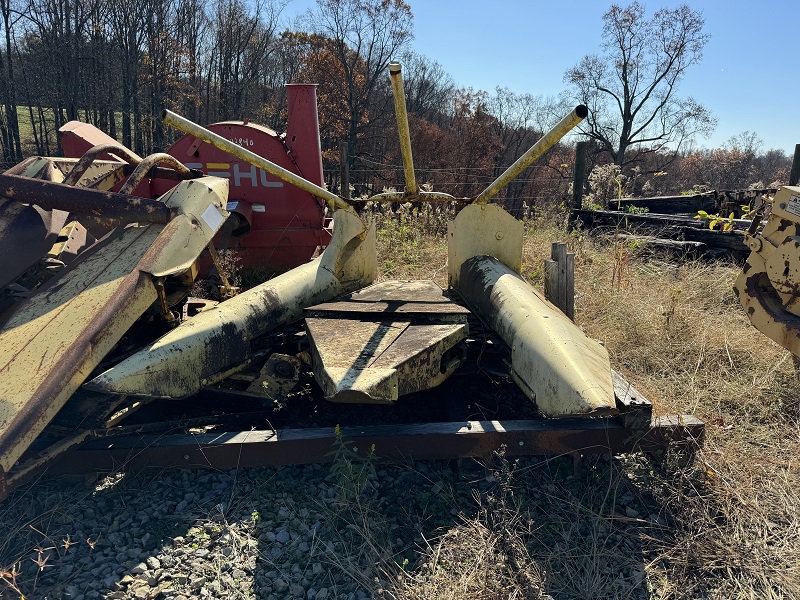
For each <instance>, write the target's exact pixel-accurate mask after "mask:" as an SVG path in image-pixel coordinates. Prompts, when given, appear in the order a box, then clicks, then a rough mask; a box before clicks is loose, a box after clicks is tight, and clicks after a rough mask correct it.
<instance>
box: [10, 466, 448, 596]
mask: <svg viewBox="0 0 800 600" xmlns="http://www.w3.org/2000/svg"><path fill="white" fill-rule="evenodd" d="M423 469H424V470H425V471H427V470H428V469H427V467H424V466H423ZM391 471H392V472H391V473H390V471H387V470H385V469H381V470H380V471H378V472H376V473H369V474H367V475H366V477H365V478H364V481H363V486H364V488H365V489H366V490H370V489H373V490H374V489H376V488H377V487H378V484H377V481H378V480H384V481H386V484H387V485H386V486H384V487H387V488H389V487H395V485H398V484H400V483H401V482H403V481H404V480H407V479H410V478H413V479H417V478H419V476H420V475H421V473H419V472H417V471H414V472H412V471H409V470H408V469H398V468H393V469H392V470H391ZM443 477H444V478H449V479H452V477H453V474H452V471H449V472H448V469H447V468H446V467H445V469H444V470H443V472H442V473H441V474H439V475H438V478H439V479H440V480H441V479H442V478H443ZM353 484H354V485H362V484H361V483H359V482H353ZM47 488H48V486H47V484H44V483H42V484H39V485H38V486H36V487H34V488H31V489H29V490H25V491H22V492H21V493H18V494H17V495H15V496H14V497H12V498H11V499H9V501H8V503H9V504H8V506H6V507H4V508H5V510H3V514H4V515H5V517H6V519H7V521H9V522H10V521H12V520H14V518H16V521H17V523H18V527H17V528H16V533H17V536H18V539H8V540H6V551H5V552H4V554H5V555H6V557H9V556H12V555H13V556H22V558H23V560H22V573H21V574H20V576H19V577H18V581H19V582H20V585H19V587H20V589H21V590H22V591H25V592H26V595H27V596H28V597H40V598H74V599H76V600H79V599H83V598H137V599H145V598H157V597H158V598H221V597H225V598H237V597H246V598H251V597H258V598H267V599H273V598H307V599H309V600H312V599H315V598H316V599H317V600H325V599H326V598H330V599H333V598H347V599H352V598H358V599H361V598H367V597H370V596H371V593H368V592H366V591H365V590H364V589H363V588H362V586H361V585H360V583H361V582H363V581H367V582H370V575H371V573H369V572H368V571H365V570H361V568H359V572H356V573H352V572H349V569H348V566H349V565H348V563H349V562H350V561H351V560H352V559H353V558H356V559H357V558H358V557H349V556H348V554H349V553H352V552H353V551H355V552H357V553H358V552H361V548H360V547H357V548H355V549H354V548H352V547H350V548H346V547H345V544H346V543H347V542H348V541H350V542H352V540H348V539H345V538H343V536H342V532H341V531H339V527H340V523H337V521H341V520H342V519H343V518H348V517H349V516H352V515H343V514H342V511H341V505H342V492H341V490H342V487H341V483H340V482H338V481H331V469H330V467H329V466H327V465H325V466H321V465H313V466H308V467H294V468H278V469H252V470H240V471H229V472H221V473H209V472H202V471H183V472H170V473H162V474H160V475H158V476H155V477H154V476H152V475H151V476H147V475H140V476H138V477H131V476H124V477H123V476H117V477H114V478H107V479H106V480H104V481H102V482H101V483H100V484H99V485H98V486H97V488H96V489H94V490H93V491H89V490H87V489H84V490H83V494H82V495H81V491H80V489H78V490H75V489H73V490H70V491H68V490H64V489H52V488H51V489H49V490H48V489H47ZM439 489H441V484H440V486H439ZM356 505H357V506H359V505H360V504H359V503H356ZM395 516H396V517H397V521H398V522H395V523H390V522H386V521H385V520H383V519H381V521H382V522H381V523H380V527H381V529H382V530H398V531H399V530H401V529H402V530H403V532H402V535H401V537H400V538H396V539H395V542H394V543H396V544H397V551H398V552H399V553H400V554H402V552H403V550H404V549H405V548H413V546H414V545H415V543H416V542H415V539H414V538H416V537H417V536H412V538H411V539H405V540H403V539H401V538H402V537H404V536H406V535H407V534H408V532H409V531H410V530H409V527H408V525H410V523H408V522H407V521H404V516H403V515H402V514H399V513H395ZM34 523H35V524H34ZM401 523H402V525H401ZM26 524H27V527H26ZM31 527H35V528H36V530H38V531H41V532H42V533H46V536H44V535H37V533H36V531H34V530H33V529H31ZM346 527H347V524H345V529H346ZM417 539H419V538H417ZM54 546H55V547H54ZM357 546H360V545H358V544H357ZM40 550H41V552H40ZM15 551H16V554H15ZM37 561H38V562H39V563H41V564H42V565H43V568H40V565H39V564H37ZM355 564H357V563H355ZM371 583H374V581H373V582H371ZM6 592H7V593H9V592H10V590H6ZM9 597H13V594H11V595H10V596H9Z"/></svg>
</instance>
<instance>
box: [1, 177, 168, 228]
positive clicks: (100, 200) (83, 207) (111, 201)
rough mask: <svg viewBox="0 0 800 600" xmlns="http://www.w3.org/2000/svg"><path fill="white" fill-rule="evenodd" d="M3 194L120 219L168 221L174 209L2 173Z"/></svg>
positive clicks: (102, 217)
mask: <svg viewBox="0 0 800 600" xmlns="http://www.w3.org/2000/svg"><path fill="white" fill-rule="evenodd" d="M0 196H5V197H6V198H9V199H12V200H15V201H17V202H23V203H26V204H36V205H37V206H41V207H42V208H45V209H48V210H53V209H58V210H63V211H66V212H69V213H72V214H79V215H81V214H83V215H90V216H94V217H98V218H101V219H112V220H116V221H117V222H119V223H167V222H169V220H170V219H171V218H172V212H171V211H170V209H169V208H168V207H167V206H165V205H164V204H163V203H162V202H159V201H158V200H149V199H147V198H137V197H135V196H130V195H127V194H119V193H115V192H104V191H99V190H94V189H87V188H75V187H71V186H67V185H63V184H59V183H53V182H50V181H45V180H41V179H33V178H30V177H22V176H20V175H7V174H0Z"/></svg>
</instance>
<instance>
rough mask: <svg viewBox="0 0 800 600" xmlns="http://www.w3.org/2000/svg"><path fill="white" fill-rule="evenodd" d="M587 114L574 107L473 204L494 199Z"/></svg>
mask: <svg viewBox="0 0 800 600" xmlns="http://www.w3.org/2000/svg"><path fill="white" fill-rule="evenodd" d="M588 114H589V109H588V108H586V107H585V106H584V105H583V104H579V105H578V106H576V107H575V109H574V110H573V111H572V112H571V113H569V114H568V115H567V116H566V117H564V118H563V119H561V121H559V122H558V124H557V125H556V126H555V127H553V128H552V129H551V130H550V131H548V132H547V133H546V134H544V136H543V137H542V139H540V140H539V141H538V142H536V143H535V144H534V145H533V146H531V147H530V149H529V150H528V151H527V152H526V153H525V154H523V155H522V156H520V157H519V158H518V159H517V160H516V162H515V163H514V164H513V165H511V166H510V167H508V169H506V170H505V171H504V172H503V174H502V175H500V177H498V178H497V179H495V180H494V181H493V182H492V183H490V184H489V187H487V188H486V189H485V190H483V191H482V192H481V193H480V194H478V196H477V197H476V198H475V200H474V202H475V203H476V204H486V203H487V202H488V201H489V200H491V199H492V198H494V197H495V196H496V195H497V193H498V192H499V191H500V190H502V189H503V188H504V187H506V186H507V185H508V184H509V183H511V181H513V179H514V178H515V177H517V175H519V174H520V173H522V172H523V171H524V170H525V169H527V168H528V167H529V166H530V165H531V163H532V162H533V161H535V160H536V159H537V158H539V157H540V156H541V155H542V154H544V153H545V152H547V151H548V150H549V149H550V148H552V147H553V146H555V145H556V144H557V143H558V141H559V140H560V139H561V138H563V137H564V136H565V135H567V133H569V131H570V130H571V129H572V128H573V127H575V125H577V124H578V123H580V122H581V121H583V120H584V119H585V118H586V116H587V115H588Z"/></svg>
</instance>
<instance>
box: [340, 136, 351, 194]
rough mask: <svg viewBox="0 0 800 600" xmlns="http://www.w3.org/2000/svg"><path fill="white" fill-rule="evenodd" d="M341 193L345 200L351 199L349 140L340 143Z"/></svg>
mask: <svg viewBox="0 0 800 600" xmlns="http://www.w3.org/2000/svg"><path fill="white" fill-rule="evenodd" d="M339 171H340V177H339V181H340V185H339V187H340V189H339V194H340V195H341V197H342V198H344V199H345V200H350V165H349V163H348V157H347V142H340V143H339Z"/></svg>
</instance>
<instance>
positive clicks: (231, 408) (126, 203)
mask: <svg viewBox="0 0 800 600" xmlns="http://www.w3.org/2000/svg"><path fill="white" fill-rule="evenodd" d="M390 75H391V81H392V89H393V92H394V100H395V112H396V116H397V123H398V132H399V142H400V148H401V153H402V157H403V166H404V173H405V188H404V190H403V191H397V192H385V193H381V194H377V195H375V196H373V197H372V198H370V200H371V201H373V202H449V203H453V204H455V205H458V208H459V210H458V212H457V215H456V217H455V218H454V220H453V221H452V222H451V223H450V224H449V228H448V233H447V247H448V250H447V274H448V287H447V289H442V288H441V287H439V285H438V284H437V283H435V282H433V281H380V282H378V283H375V282H376V279H377V277H378V269H377V265H378V264H379V261H378V257H377V252H376V243H375V242H376V231H375V224H374V222H371V221H370V219H369V215H366V214H362V213H359V212H358V211H357V210H356V206H355V205H354V203H353V202H352V201H351V200H349V198H348V197H347V195H345V197H339V196H337V195H335V194H334V193H332V192H331V191H330V190H327V189H325V187H324V185H323V180H322V168H321V159H320V150H319V134H318V131H317V116H316V102H315V96H314V94H315V92H314V88H313V86H291V87H290V88H289V93H288V98H289V109H290V110H289V126H288V131H287V133H286V134H285V135H278V134H276V133H275V132H273V131H270V130H268V129H265V128H263V127H258V126H255V125H251V124H248V123H244V122H235V123H231V122H228V123H217V124H215V125H212V126H210V127H209V128H203V127H200V126H198V125H196V124H194V123H192V122H190V121H188V120H187V119H184V118H182V117H180V116H179V115H176V114H174V113H171V112H169V111H164V113H163V114H162V119H163V120H164V122H165V123H166V124H167V125H169V126H172V127H175V128H177V129H179V130H181V131H183V132H184V133H185V136H184V137H182V138H181V139H180V140H178V141H177V142H176V143H175V144H174V145H173V146H172V147H171V148H170V149H169V152H168V153H166V154H156V155H152V156H149V157H144V158H142V157H139V156H137V155H135V154H133V153H132V152H131V151H130V150H128V149H126V148H124V147H122V146H120V145H119V144H118V143H116V142H115V141H114V140H112V139H110V138H108V137H107V136H104V135H102V134H100V133H99V132H97V131H96V130H94V129H90V128H88V127H87V126H85V125H81V124H77V123H71V124H69V125H68V126H67V127H66V128H65V130H64V131H63V133H64V138H63V145H64V148H65V150H66V152H67V153H68V154H70V155H73V156H74V157H76V158H63V159H62V158H44V157H32V158H30V159H28V160H26V161H24V162H23V163H20V164H19V165H17V166H15V167H13V168H12V169H10V170H9V171H8V172H6V173H3V174H0V290H2V294H3V296H2V297H0V300H2V302H3V305H2V306H0V311H4V313H2V314H0V349H1V350H2V352H0V498H2V497H4V496H6V495H7V494H8V493H9V492H10V490H12V489H14V488H15V487H17V486H19V485H21V484H22V483H24V482H26V481H30V480H31V479H33V478H34V477H36V476H38V474H40V473H42V471H44V470H47V469H50V470H51V472H54V473H59V472H71V473H80V472H87V471H101V472H108V471H110V470H115V469H120V468H123V469H125V468H130V469H136V468H142V467H147V466H150V467H157V468H173V467H193V468H199V467H212V468H227V467H230V468H233V467H238V466H248V465H269V464H299V463H309V462H320V461H325V460H330V457H331V449H332V447H333V445H334V444H335V443H336V441H337V440H339V441H340V440H341V439H342V438H344V439H345V440H347V441H348V443H349V442H351V441H352V442H353V444H352V448H353V451H356V448H357V449H358V451H359V452H364V451H365V450H367V451H372V450H369V449H370V448H372V449H374V452H375V454H376V455H377V456H386V457H395V458H414V459H430V458H456V457H477V458H480V459H487V460H489V459H491V456H492V454H493V453H494V452H496V451H498V450H499V449H500V448H501V447H502V448H505V452H506V454H508V455H538V454H549V455H572V456H574V457H580V456H581V455H583V454H591V453H607V452H627V451H632V450H636V449H639V450H645V451H650V450H663V449H664V448H665V447H667V446H668V445H671V444H677V445H679V446H680V447H681V448H683V449H684V450H687V451H691V450H692V449H693V448H695V447H696V445H697V444H698V443H700V442H702V438H703V432H704V428H703V423H702V422H700V421H699V420H697V419H696V418H694V417H692V416H691V415H684V416H666V417H654V416H653V415H652V409H651V405H650V403H649V402H647V401H646V400H645V399H644V398H642V397H641V395H640V394H639V393H638V392H637V391H636V390H635V388H633V387H632V386H631V385H630V384H629V383H628V382H626V381H625V379H624V378H622V377H621V376H620V375H619V374H617V373H616V372H615V371H613V370H612V368H611V359H610V357H609V353H608V351H607V350H606V349H605V347H604V346H603V345H602V344H601V343H599V342H598V341H597V340H593V339H591V338H589V337H588V336H587V335H586V334H585V333H584V332H583V331H582V330H581V329H580V328H579V327H578V326H576V325H575V324H574V323H573V322H572V321H571V320H570V318H568V317H567V316H566V315H565V314H564V312H562V311H561V310H560V309H559V308H558V307H556V306H555V305H553V304H552V303H550V302H549V301H548V300H547V299H546V298H545V297H543V296H542V295H541V294H540V293H539V292H538V291H537V290H535V289H534V288H533V287H532V286H531V285H530V284H529V283H528V282H526V281H525V280H524V279H523V277H522V276H521V275H520V271H521V270H522V244H523V231H524V227H523V224H522V223H521V222H520V221H519V220H518V219H515V218H513V217H512V216H511V215H510V214H509V213H507V212H506V211H505V210H504V209H503V208H502V207H501V206H499V205H498V204H497V203H494V202H492V199H493V198H495V197H496V196H497V194H498V193H499V192H500V191H501V190H502V189H503V188H504V187H505V186H506V185H507V184H508V183H509V182H511V181H512V180H513V179H514V178H516V177H517V176H519V175H520V174H521V173H522V172H523V171H524V170H525V169H526V168H527V167H528V166H529V165H530V164H531V163H532V162H533V161H535V160H536V159H537V158H538V157H540V156H541V155H542V154H543V153H544V152H545V151H546V150H547V149H548V148H550V147H552V146H553V145H554V144H556V143H557V142H558V140H559V139H561V138H562V137H563V136H564V135H565V134H566V133H567V132H569V131H570V130H571V129H572V128H573V127H574V126H575V125H576V124H577V123H579V122H580V121H581V120H582V119H583V118H585V117H586V115H587V109H586V107H585V106H578V107H576V108H575V109H574V110H573V111H571V112H570V114H568V115H567V116H565V117H564V119H562V120H561V121H560V122H559V123H558V124H557V125H555V126H554V127H553V129H552V130H550V131H549V132H547V133H546V134H545V135H544V136H543V137H542V138H541V139H540V140H539V141H538V142H537V143H536V144H535V145H534V146H532V147H531V148H530V149H529V150H528V151H527V152H525V153H524V154H523V155H522V156H521V157H520V158H519V159H518V160H517V161H516V162H515V163H514V164H513V165H511V166H510V167H509V168H508V169H507V170H506V171H505V172H503V173H502V174H501V175H500V176H499V177H498V178H497V179H496V180H494V181H493V182H492V183H491V184H490V185H489V186H488V187H487V188H486V189H485V190H483V191H482V192H481V193H480V194H478V195H477V196H476V197H474V198H454V197H452V196H451V195H449V194H446V193H442V192H435V191H426V190H423V189H422V188H421V187H420V186H418V185H417V182H416V179H415V175H414V164H413V159H412V153H411V138H410V134H409V128H408V120H407V116H406V108H405V99H404V94H403V84H402V77H401V69H400V65H399V64H397V63H393V64H392V65H391V66H390ZM78 156H80V158H77V157H78ZM328 215H330V217H331V219H332V221H333V223H334V224H335V227H331V228H330V229H328V228H326V218H327V216H328ZM215 246H218V247H227V248H229V249H232V250H235V251H236V252H238V253H239V254H240V255H242V257H243V259H244V261H245V264H246V265H248V266H255V267H261V268H264V267H265V266H266V267H268V268H270V269H271V270H273V271H285V272H283V273H281V274H280V275H278V276H276V277H274V278H272V279H270V280H268V281H266V282H264V283H262V284H260V285H258V286H256V287H253V288H251V289H249V290H246V291H243V292H241V293H239V294H238V295H235V296H233V297H230V298H228V299H225V300H224V301H222V302H219V303H216V302H209V303H207V304H204V305H202V306H199V307H195V308H194V309H193V308H192V307H191V306H190V305H189V304H187V303H186V297H187V292H188V289H189V286H191V285H192V283H193V281H194V279H195V277H196V276H197V273H198V267H197V264H198V261H199V259H200V257H201V255H204V254H205V250H206V248H208V250H209V254H210V255H211V256H212V257H213V256H214V255H215V251H214V248H215ZM320 247H324V251H322V252H321V253H320V254H319V256H316V257H314V258H313V259H312V255H314V254H315V253H317V250H318V248H320ZM309 259H311V260H309ZM559 264H560V265H561V266H560V267H559V269H566V264H568V259H565V262H564V263H559ZM287 269H288V270H287ZM558 281H562V279H558ZM562 283H563V285H562ZM562 283H559V284H558V286H559V289H563V290H564V292H565V294H561V295H562V296H564V297H567V296H568V295H569V293H568V291H567V290H568V289H569V286H568V284H567V283H564V282H562ZM484 397H485V398H486V399H487V400H485V401H484V399H483V398H484ZM490 405H493V406H494V408H491V409H489V408H487V407H488V406H490ZM339 425H341V427H339Z"/></svg>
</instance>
